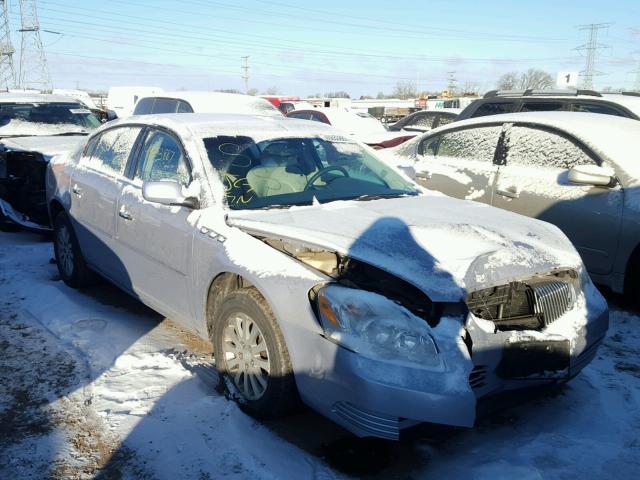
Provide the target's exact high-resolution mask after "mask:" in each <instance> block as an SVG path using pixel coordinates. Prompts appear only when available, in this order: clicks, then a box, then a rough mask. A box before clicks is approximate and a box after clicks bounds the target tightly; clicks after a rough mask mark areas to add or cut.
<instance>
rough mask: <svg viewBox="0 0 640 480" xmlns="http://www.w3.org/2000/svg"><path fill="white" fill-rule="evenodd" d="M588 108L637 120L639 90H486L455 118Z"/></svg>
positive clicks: (587, 110)
mask: <svg viewBox="0 0 640 480" xmlns="http://www.w3.org/2000/svg"><path fill="white" fill-rule="evenodd" d="M540 111H544V112H549V111H569V112H589V113H603V114H606V115H617V116H619V117H628V118H633V119H635V120H640V93H637V92H624V93H598V92H594V91H592V90H573V91H571V90H525V91H498V90H492V91H490V92H487V93H486V94H485V95H484V97H483V98H481V99H479V100H476V101H475V102H473V103H472V104H471V105H469V106H468V107H467V108H465V109H464V110H463V111H462V112H461V113H460V115H459V116H458V118H457V120H465V119H467V118H473V117H483V116H485V115H498V114H500V113H514V112H540Z"/></svg>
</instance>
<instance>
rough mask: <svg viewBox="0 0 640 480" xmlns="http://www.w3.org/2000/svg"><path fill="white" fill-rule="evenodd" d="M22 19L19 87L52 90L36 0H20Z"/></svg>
mask: <svg viewBox="0 0 640 480" xmlns="http://www.w3.org/2000/svg"><path fill="white" fill-rule="evenodd" d="M20 19H21V23H22V26H21V28H20V30H18V31H19V32H21V33H22V41H21V44H20V79H19V86H20V88H29V87H35V88H38V89H40V90H50V89H51V78H50V77H49V69H48V68H47V59H46V58H45V56H44V49H43V48H42V39H41V38H40V24H39V22H38V13H37V6H36V0H20Z"/></svg>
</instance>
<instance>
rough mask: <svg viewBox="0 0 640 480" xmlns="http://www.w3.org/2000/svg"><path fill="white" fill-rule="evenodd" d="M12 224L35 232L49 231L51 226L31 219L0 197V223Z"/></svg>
mask: <svg viewBox="0 0 640 480" xmlns="http://www.w3.org/2000/svg"><path fill="white" fill-rule="evenodd" d="M2 223H8V224H14V225H17V226H18V227H21V228H23V229H25V230H29V231H31V232H36V233H51V232H52V229H51V227H49V226H47V225H41V224H39V223H36V222H34V221H32V220H31V219H30V218H29V217H28V216H27V215H25V214H23V213H20V212H18V211H17V210H16V209H15V208H13V207H12V206H11V204H10V203H9V202H7V201H6V200H3V199H1V198H0V224H2Z"/></svg>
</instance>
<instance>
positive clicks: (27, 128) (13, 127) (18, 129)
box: [0, 119, 91, 137]
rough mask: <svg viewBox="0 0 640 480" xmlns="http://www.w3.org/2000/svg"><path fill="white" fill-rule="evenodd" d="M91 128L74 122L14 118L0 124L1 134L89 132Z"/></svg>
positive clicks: (24, 134)
mask: <svg viewBox="0 0 640 480" xmlns="http://www.w3.org/2000/svg"><path fill="white" fill-rule="evenodd" d="M89 132H91V129H90V128H87V127H83V126H82V125H74V124H72V123H35V122H28V121H25V120H20V119H14V120H11V121H10V122H9V123H7V124H6V125H3V126H0V136H2V137H5V136H25V137H27V136H40V135H60V134H63V133H89Z"/></svg>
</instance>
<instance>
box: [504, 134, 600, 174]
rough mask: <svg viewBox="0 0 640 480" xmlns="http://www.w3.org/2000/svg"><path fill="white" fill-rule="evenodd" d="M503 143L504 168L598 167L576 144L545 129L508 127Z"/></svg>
mask: <svg viewBox="0 0 640 480" xmlns="http://www.w3.org/2000/svg"><path fill="white" fill-rule="evenodd" d="M505 144H506V147H507V165H519V166H530V167H537V168H539V167H544V168H562V169H569V168H573V167H575V166H577V165H596V164H597V162H596V161H595V160H593V159H592V158H591V157H590V156H589V154H587V153H586V152H585V151H584V150H583V149H582V147H580V146H579V145H578V144H577V143H575V142H573V141H572V140H570V139H568V138H566V137H563V136H561V135H559V134H557V133H553V132H549V131H546V130H539V129H536V128H529V127H511V128H510V129H509V130H508V132H507V138H506V142H505Z"/></svg>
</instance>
